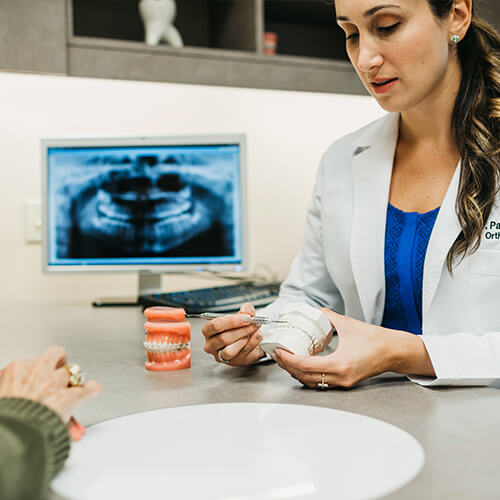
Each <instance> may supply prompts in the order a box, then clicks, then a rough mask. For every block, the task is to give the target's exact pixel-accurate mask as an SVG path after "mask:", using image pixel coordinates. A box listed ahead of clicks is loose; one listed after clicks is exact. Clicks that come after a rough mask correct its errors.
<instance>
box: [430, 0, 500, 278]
mask: <svg viewBox="0 0 500 500" xmlns="http://www.w3.org/2000/svg"><path fill="white" fill-rule="evenodd" d="M427 1H428V2H429V5H430V7H431V9H432V11H433V13H434V14H435V15H436V17H438V18H439V19H444V18H446V17H447V16H448V14H449V13H450V10H451V8H452V7H453V0H427ZM458 57H459V60H460V64H461V67H462V82H461V85H460V90H459V92H458V95H457V99H456V101H455V108H454V110H453V130H454V133H455V139H456V142H457V147H458V150H459V152H460V157H461V161H462V169H461V174H460V184H459V187H458V195H457V200H456V205H455V209H456V212H457V216H458V220H459V222H460V226H461V227H462V232H461V233H460V235H459V236H458V238H457V239H456V240H455V242H454V243H453V245H452V247H451V249H450V251H449V253H448V256H447V259H446V263H447V267H448V270H449V271H450V272H451V271H452V267H453V262H454V261H455V260H456V259H457V258H460V260H461V259H462V258H463V257H464V256H465V255H467V254H470V253H474V252H475V251H476V250H477V249H478V248H479V245H480V244H481V235H482V232H483V228H484V227H485V224H486V223H487V220H488V218H489V216H490V213H491V209H492V208H493V206H494V204H495V198H496V195H497V193H498V190H499V187H500V185H499V183H500V162H499V153H500V147H499V126H498V125H499V119H500V36H499V34H498V33H497V32H496V31H495V29H494V28H493V27H492V26H490V25H489V24H488V23H486V22H485V21H484V20H483V19H481V18H479V17H477V16H475V15H474V13H473V16H472V23H471V26H470V28H469V30H468V32H467V34H466V35H465V37H464V38H463V40H462V41H461V42H460V43H459V44H458Z"/></svg>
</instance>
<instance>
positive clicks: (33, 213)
mask: <svg viewBox="0 0 500 500" xmlns="http://www.w3.org/2000/svg"><path fill="white" fill-rule="evenodd" d="M24 241H25V242H26V243H40V242H41V241H42V210H41V200H40V198H29V199H26V200H24Z"/></svg>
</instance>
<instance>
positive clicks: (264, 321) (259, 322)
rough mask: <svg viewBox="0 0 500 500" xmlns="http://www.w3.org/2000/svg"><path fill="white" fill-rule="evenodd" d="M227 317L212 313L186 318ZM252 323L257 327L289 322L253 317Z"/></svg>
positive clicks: (189, 315)
mask: <svg viewBox="0 0 500 500" xmlns="http://www.w3.org/2000/svg"><path fill="white" fill-rule="evenodd" d="M224 316H227V315H226V314H225V313H212V312H203V313H199V314H186V318H202V319H206V320H210V319H216V318H222V317H224ZM251 323H252V324H253V325H256V326H262V325H268V324H270V323H283V324H288V321H284V320H279V319H272V318H269V317H267V316H253V317H252V321H251Z"/></svg>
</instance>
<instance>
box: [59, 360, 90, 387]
mask: <svg viewBox="0 0 500 500" xmlns="http://www.w3.org/2000/svg"><path fill="white" fill-rule="evenodd" d="M64 368H66V370H68V374H69V380H68V387H81V386H82V385H83V384H85V380H86V376H85V372H83V371H82V369H81V368H80V366H79V365H77V364H74V363H73V364H68V365H64Z"/></svg>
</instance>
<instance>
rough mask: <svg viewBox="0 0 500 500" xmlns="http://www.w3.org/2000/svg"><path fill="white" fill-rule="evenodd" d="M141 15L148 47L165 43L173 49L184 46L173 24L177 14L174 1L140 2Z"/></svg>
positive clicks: (148, 0)
mask: <svg viewBox="0 0 500 500" xmlns="http://www.w3.org/2000/svg"><path fill="white" fill-rule="evenodd" d="M139 13H140V15H141V18H142V21H143V23H144V31H145V33H146V36H145V38H146V43H147V44H148V45H158V44H159V43H160V42H161V41H164V42H166V43H168V44H170V45H171V46H172V47H176V48H181V47H183V46H184V42H183V41H182V37H181V35H180V33H179V31H178V30H177V28H176V27H175V26H174V24H173V23H174V19H175V15H176V13H177V6H176V4H175V1H174V0H140V2H139Z"/></svg>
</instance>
